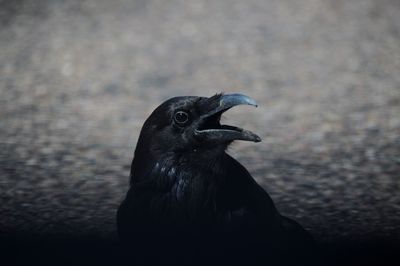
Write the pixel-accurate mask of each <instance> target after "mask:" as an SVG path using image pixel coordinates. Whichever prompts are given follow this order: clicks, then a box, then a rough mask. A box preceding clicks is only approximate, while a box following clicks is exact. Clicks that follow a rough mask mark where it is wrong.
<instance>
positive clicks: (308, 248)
mask: <svg viewBox="0 0 400 266" xmlns="http://www.w3.org/2000/svg"><path fill="white" fill-rule="evenodd" d="M223 97H225V96H224V95H223V94H216V95H214V96H213V97H210V98H203V97H176V98H172V99H170V100H168V101H166V102H165V103H163V104H162V105H160V106H159V107H158V108H157V109H156V110H155V111H154V112H153V113H152V114H151V115H150V117H149V118H148V119H147V121H146V122H145V124H144V125H143V128H142V131H141V133H140V137H139V140H138V143H137V147H136V150H135V155H134V159H133V162H132V168H131V186H130V188H129V191H128V193H127V196H126V198H125V200H124V201H123V202H122V204H121V206H120V208H119V210H118V215H117V222H118V233H119V236H120V238H121V240H123V241H124V243H125V244H126V247H128V250H129V252H131V253H132V257H131V259H132V260H135V262H136V263H144V264H157V263H159V264H182V265H186V264H198V265H204V264H207V265H210V264H229V265H239V264H242V265H251V264H261V265H267V264H271V263H272V262H277V261H280V262H289V261H290V262H291V261H292V260H293V261H294V262H296V264H297V265H298V264H299V263H301V262H307V264H308V263H309V260H308V259H310V258H312V257H313V256H312V252H313V251H314V249H313V246H314V244H313V241H312V238H311V237H310V236H309V234H308V233H307V232H306V231H305V230H304V229H303V228H302V227H301V226H300V225H299V224H298V223H296V222H295V221H292V220H290V219H289V218H286V217H283V216H281V215H280V214H279V212H278V211H277V209H276V207H275V205H274V203H273V201H272V199H271V198H270V196H269V195H268V194H267V193H266V192H265V190H264V189H263V188H261V186H259V185H258V184H257V183H256V181H255V180H254V179H253V178H252V177H251V175H250V174H249V173H248V171H247V170H246V169H245V168H244V167H243V166H242V165H241V164H240V163H239V162H238V161H236V160H235V159H233V158H232V157H231V156H229V155H228V154H227V153H226V152H225V150H226V148H227V147H228V145H229V144H230V143H231V142H232V141H231V140H230V141H224V138H223V135H221V136H222V137H221V141H220V142H218V141H217V142H216V139H215V138H213V139H212V141H211V140H210V141H208V140H207V139H197V138H196V137H195V136H194V135H193V134H194V133H193V132H194V131H196V130H198V129H199V128H200V127H199V125H200V124H201V123H203V125H204V121H203V120H204V119H203V118H202V117H204V114H207V113H208V112H210V110H214V109H216V108H218V106H219V105H220V100H221V99H222V98H223ZM230 97H232V96H230ZM235 97H236V96H235ZM240 97H242V96H240ZM177 110H184V111H185V112H187V113H188V115H189V116H190V119H191V121H190V123H189V124H188V125H185V127H180V126H177V125H176V124H174V121H173V119H174V118H173V116H174V113H175V112H176V111H177ZM221 114H222V112H221ZM221 114H218V115H221ZM201 119H203V120H202V121H200V120H201ZM207 119H208V121H207V123H206V124H207V125H210V128H211V130H214V128H215V131H216V132H217V133H218V134H223V132H225V131H224V130H220V131H218V130H219V129H220V128H221V129H226V128H228V127H224V126H221V125H219V119H218V117H213V118H207ZM211 126H212V127H211ZM228 129H229V128H228ZM235 130H237V129H235ZM238 130H239V129H238ZM288 258H289V260H288ZM308 265H309V264H308Z"/></svg>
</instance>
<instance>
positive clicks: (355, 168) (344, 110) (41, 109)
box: [0, 0, 400, 243]
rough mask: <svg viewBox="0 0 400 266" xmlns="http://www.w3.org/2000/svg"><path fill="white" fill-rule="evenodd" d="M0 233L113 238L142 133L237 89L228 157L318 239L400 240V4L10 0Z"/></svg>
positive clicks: (3, 52)
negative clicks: (179, 109)
mask: <svg viewBox="0 0 400 266" xmlns="http://www.w3.org/2000/svg"><path fill="white" fill-rule="evenodd" d="M0 62H1V64H0V199H1V201H0V202H1V204H0V233H1V234H2V235H9V236H10V235H11V236H12V235H14V234H25V233H27V234H28V233H29V234H38V235H45V234H56V235H57V234H65V235H69V236H82V235H97V236H101V237H104V238H106V239H112V238H115V235H116V233H115V232H116V227H115V214H116V209H117V207H118V205H119V203H120V202H121V200H122V199H123V198H124V196H125V193H126V191H127V189H128V180H129V167H130V162H131V160H132V156H133V151H134V148H135V145H136V141H137V137H138V134H139V131H140V128H141V126H142V124H143V122H144V120H145V119H146V118H147V116H148V115H149V114H150V112H151V111H152V110H153V109H154V108H155V107H156V106H158V105H159V104H160V103H161V102H162V101H164V100H166V99H168V98H170V97H173V96H177V95H201V96H211V95H213V94H215V93H218V92H241V93H244V94H246V95H248V96H251V97H253V98H254V99H256V100H257V102H258V104H259V108H257V109H256V108H247V107H238V108H236V109H234V110H232V111H231V112H229V113H227V114H226V117H225V121H229V122H227V123H232V124H235V125H237V126H240V127H245V128H247V129H250V130H252V131H254V132H255V133H257V134H259V135H260V136H261V137H262V138H263V142H261V143H258V144H253V143H237V144H234V145H233V146H232V148H231V149H230V150H229V153H230V154H232V155H233V156H234V157H235V158H237V159H238V160H239V161H240V162H241V163H242V164H244V165H245V166H246V168H247V169H248V170H249V171H250V172H251V173H252V175H253V176H254V177H255V178H256V180H257V181H258V182H259V183H260V184H261V185H262V186H263V187H264V188H265V189H266V190H267V191H268V192H269V193H270V195H271V197H272V198H273V199H274V201H275V202H276V205H277V207H278V209H279V210H280V211H281V212H282V213H283V214H284V215H287V216H289V217H291V218H294V219H296V220H298V221H299V222H300V223H301V224H302V225H303V226H304V227H305V228H307V229H308V230H309V231H310V232H311V233H312V234H313V235H314V237H315V238H316V240H317V241H318V242H319V243H340V242H341V241H350V242H351V241H353V242H354V243H363V242H365V241H374V240H377V239H383V240H393V241H395V240H396V241H400V193H399V189H400V174H399V173H400V1H397V0H379V1H378V0H350V1H344V0H298V1H292V0H269V1H264V0H249V1H240V0H237V1H236V0H232V1H228V0H225V1H206V0H204V1H199V0H198V1H181V0H170V1H162V0H154V1H153V0H148V1H146V0H134V1H132V0H115V1H106V0H98V1H94V0H85V1H61V0H60V1H57V0H48V1H43V0H39V1H28V0H26V1H24V0H14V1H0Z"/></svg>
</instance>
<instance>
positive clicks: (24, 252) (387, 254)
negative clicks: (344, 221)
mask: <svg viewBox="0 0 400 266" xmlns="http://www.w3.org/2000/svg"><path fill="white" fill-rule="evenodd" d="M318 248H319V252H320V254H319V255H320V262H319V263H318V265H399V262H400V255H399V254H400V253H399V252H400V249H399V243H395V242H390V241H383V240H382V241H369V242H363V243H357V242H356V241H354V242H352V241H345V242H336V243H330V244H323V245H319V246H318ZM1 249H2V252H1V254H2V257H3V258H2V260H3V261H4V258H5V261H6V262H7V263H6V264H3V265H132V262H133V261H134V259H135V253H134V252H133V251H129V250H128V249H126V248H124V246H123V245H122V244H121V243H120V242H119V241H117V240H116V239H101V238H97V237H84V238H83V237H77V238H73V237H68V236H64V237H59V236H42V237H26V236H25V237H22V236H21V237H20V238H18V239H17V238H13V239H2V242H1ZM154 256H157V254H154ZM177 256H179V252H177ZM288 256H290V254H288ZM270 263H271V262H270ZM275 264H278V265H279V263H278V262H274V263H273V264H272V265H275ZM208 265H214V263H213V261H210V262H209V264H208ZM219 265H221V264H219ZM261 265H268V264H267V263H264V264H261ZM294 265H298V264H294Z"/></svg>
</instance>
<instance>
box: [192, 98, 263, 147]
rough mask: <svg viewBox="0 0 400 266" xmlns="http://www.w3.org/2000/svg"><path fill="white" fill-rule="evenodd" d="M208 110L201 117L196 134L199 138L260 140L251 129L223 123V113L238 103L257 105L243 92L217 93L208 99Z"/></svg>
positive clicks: (219, 140) (208, 139)
mask: <svg viewBox="0 0 400 266" xmlns="http://www.w3.org/2000/svg"><path fill="white" fill-rule="evenodd" d="M205 104H206V108H205V109H206V110H207V111H206V112H205V114H203V115H202V116H201V117H200V120H199V122H198V127H197V128H196V129H195V131H194V134H195V136H196V137H197V138H200V139H202V140H205V141H211V142H218V143H221V142H231V141H234V140H245V141H253V142H260V141H261V138H260V137H259V136H257V135H256V134H254V133H253V132H251V131H248V130H245V129H242V128H239V127H234V126H229V125H221V124H220V119H221V115H222V114H223V113H224V112H226V111H227V110H229V109H230V108H232V107H234V106H236V105H252V106H255V107H257V104H256V102H255V101H254V100H253V99H252V98H250V97H248V96H246V95H243V94H236V93H235V94H225V95H217V96H214V97H210V98H208V99H207V102H206V103H205Z"/></svg>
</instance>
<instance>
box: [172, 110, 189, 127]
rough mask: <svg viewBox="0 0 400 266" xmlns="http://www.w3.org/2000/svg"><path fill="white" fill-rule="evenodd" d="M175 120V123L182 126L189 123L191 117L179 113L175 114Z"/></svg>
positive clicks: (184, 113)
mask: <svg viewBox="0 0 400 266" xmlns="http://www.w3.org/2000/svg"><path fill="white" fill-rule="evenodd" d="M174 119H175V122H177V123H178V124H181V125H182V124H185V123H186V122H187V121H189V115H188V113H186V112H183V111H178V112H176V113H175V116H174Z"/></svg>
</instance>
